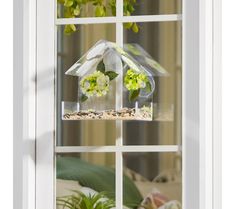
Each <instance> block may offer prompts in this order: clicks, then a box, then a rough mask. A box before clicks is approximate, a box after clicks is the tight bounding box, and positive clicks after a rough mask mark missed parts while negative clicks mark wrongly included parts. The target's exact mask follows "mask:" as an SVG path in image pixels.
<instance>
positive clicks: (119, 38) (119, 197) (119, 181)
mask: <svg viewBox="0 0 235 209" xmlns="http://www.w3.org/2000/svg"><path fill="white" fill-rule="evenodd" d="M116 15H117V17H116V19H117V20H118V19H121V18H122V16H123V0H117V1H116ZM116 43H117V44H118V45H119V46H122V45H123V26H122V22H119V21H117V22H116ZM119 72H120V75H119V76H118V79H117V81H116V109H121V108H122V104H123V101H122V86H123V85H122V82H123V80H122V78H123V75H122V74H123V73H122V69H121V70H120V71H119ZM122 145H123V123H122V121H116V146H122ZM115 154H116V208H123V159H122V152H121V151H116V153H115Z"/></svg>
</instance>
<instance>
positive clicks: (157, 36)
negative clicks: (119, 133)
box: [123, 22, 182, 145]
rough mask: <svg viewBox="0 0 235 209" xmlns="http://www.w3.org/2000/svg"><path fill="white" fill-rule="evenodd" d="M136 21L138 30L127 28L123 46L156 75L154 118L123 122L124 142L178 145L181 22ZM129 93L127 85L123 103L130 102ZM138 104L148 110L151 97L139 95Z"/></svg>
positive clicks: (179, 126) (180, 100) (179, 139)
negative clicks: (147, 120) (145, 120)
mask: <svg viewBox="0 0 235 209" xmlns="http://www.w3.org/2000/svg"><path fill="white" fill-rule="evenodd" d="M137 24H138V25H139V28H140V30H139V31H138V32H137V33H134V32H133V31H131V30H124V49H125V50H126V51H127V52H128V53H130V54H131V56H133V57H134V58H135V59H136V60H137V61H138V62H139V63H141V65H142V66H144V67H145V68H146V69H148V70H149V71H150V72H151V74H152V75H153V78H154V82H155V89H154V92H153V94H152V101H153V102H152V104H151V105H152V106H151V107H152V110H153V113H152V119H153V121H149V122H124V144H126V145H135V144H136V145H158V144H162V145H165V144H166V145H168V144H178V143H180V142H181V123H182V119H181V108H182V95H181V84H182V78H181V74H182V62H181V50H182V46H181V39H182V38H181V22H158V23H155V22H151V23H137ZM128 69H130V68H129V67H128ZM129 95H130V94H129V92H128V91H127V89H126V88H124V93H123V98H124V99H123V101H124V106H129V105H130V104H131V103H130V101H129V100H128V99H127V98H128V97H129ZM140 96H141V95H140ZM132 103H133V102H132ZM138 105H139V107H140V108H145V109H146V108H147V109H148V108H149V106H150V102H149V98H144V97H139V104H138ZM137 132H138V133H140V134H136V133H137ZM153 136H154V137H153Z"/></svg>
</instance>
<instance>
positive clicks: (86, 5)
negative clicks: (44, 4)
mask: <svg viewBox="0 0 235 209" xmlns="http://www.w3.org/2000/svg"><path fill="white" fill-rule="evenodd" d="M55 1H56V0H55ZM65 2H66V1H64V0H57V17H58V18H77V17H78V18H81V17H107V16H115V15H116V14H115V9H116V4H115V1H113V0H104V1H99V2H100V3H98V4H95V0H94V1H77V0H69V1H67V2H68V3H65Z"/></svg>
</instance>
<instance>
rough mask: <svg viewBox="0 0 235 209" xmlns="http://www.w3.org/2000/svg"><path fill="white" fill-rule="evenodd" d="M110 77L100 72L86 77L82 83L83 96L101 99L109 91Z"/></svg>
mask: <svg viewBox="0 0 235 209" xmlns="http://www.w3.org/2000/svg"><path fill="white" fill-rule="evenodd" d="M109 81H110V79H109V76H107V75H105V74H104V73H102V72H100V71H95V72H93V73H92V74H89V75H87V76H84V77H83V78H82V80H81V81H80V87H81V91H82V93H83V95H85V96H86V97H87V98H89V97H93V96H96V97H101V96H104V95H106V94H107V93H108V91H109Z"/></svg>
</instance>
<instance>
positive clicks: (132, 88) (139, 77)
mask: <svg viewBox="0 0 235 209" xmlns="http://www.w3.org/2000/svg"><path fill="white" fill-rule="evenodd" d="M124 85H125V87H126V88H127V90H128V91H129V100H130V101H134V100H136V99H137V98H138V96H139V94H140V90H141V89H144V90H145V91H147V92H151V89H152V87H151V84H150V82H149V79H148V76H147V75H146V74H145V73H138V72H136V71H134V70H133V69H129V70H127V72H126V75H125V77H124Z"/></svg>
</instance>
